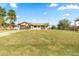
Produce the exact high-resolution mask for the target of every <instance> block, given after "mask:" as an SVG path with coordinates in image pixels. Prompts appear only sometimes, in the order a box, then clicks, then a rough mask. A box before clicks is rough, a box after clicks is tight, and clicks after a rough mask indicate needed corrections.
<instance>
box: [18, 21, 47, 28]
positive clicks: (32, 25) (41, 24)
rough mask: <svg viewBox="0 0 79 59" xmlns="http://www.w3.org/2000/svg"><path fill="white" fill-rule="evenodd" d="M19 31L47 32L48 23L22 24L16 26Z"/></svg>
mask: <svg viewBox="0 0 79 59" xmlns="http://www.w3.org/2000/svg"><path fill="white" fill-rule="evenodd" d="M18 27H19V28H20V29H31V30H47V29H48V23H28V22H22V23H19V24H18Z"/></svg>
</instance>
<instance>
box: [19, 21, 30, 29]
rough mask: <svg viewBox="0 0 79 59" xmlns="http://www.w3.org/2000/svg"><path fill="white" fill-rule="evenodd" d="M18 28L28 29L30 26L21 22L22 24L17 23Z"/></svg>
mask: <svg viewBox="0 0 79 59" xmlns="http://www.w3.org/2000/svg"><path fill="white" fill-rule="evenodd" d="M18 27H19V28H20V29H29V27H30V24H29V23H27V22H22V23H19V24H18Z"/></svg>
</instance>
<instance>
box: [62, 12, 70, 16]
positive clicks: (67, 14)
mask: <svg viewBox="0 0 79 59" xmlns="http://www.w3.org/2000/svg"><path fill="white" fill-rule="evenodd" d="M62 16H70V14H69V13H66V14H63V15H62Z"/></svg>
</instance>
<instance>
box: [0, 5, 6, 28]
mask: <svg viewBox="0 0 79 59" xmlns="http://www.w3.org/2000/svg"><path fill="white" fill-rule="evenodd" d="M5 16H6V11H5V9H4V8H2V7H1V6H0V29H2V25H3V24H4V17H5Z"/></svg>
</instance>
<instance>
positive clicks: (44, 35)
mask: <svg viewBox="0 0 79 59" xmlns="http://www.w3.org/2000/svg"><path fill="white" fill-rule="evenodd" d="M0 55H3V56H5V55H8V56H10V55H12V56H15V55H16V56H37V55H38V56H56V55H58V56H60V55H65V56H67V55H74V56H75V55H78V56H79V32H72V31H61V30H37V31H35V30H32V31H21V32H18V33H13V34H12V35H8V36H5V37H1V38H0Z"/></svg>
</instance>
